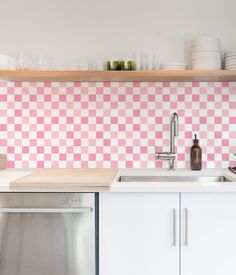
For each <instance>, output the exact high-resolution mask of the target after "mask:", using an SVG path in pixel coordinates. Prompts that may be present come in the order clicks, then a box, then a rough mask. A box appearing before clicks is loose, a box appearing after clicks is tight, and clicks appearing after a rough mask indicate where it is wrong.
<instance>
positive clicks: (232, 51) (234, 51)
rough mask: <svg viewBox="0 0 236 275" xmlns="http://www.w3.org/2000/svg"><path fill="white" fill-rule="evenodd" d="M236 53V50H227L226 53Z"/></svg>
mask: <svg viewBox="0 0 236 275" xmlns="http://www.w3.org/2000/svg"><path fill="white" fill-rule="evenodd" d="M230 54H236V50H230V51H225V55H230Z"/></svg>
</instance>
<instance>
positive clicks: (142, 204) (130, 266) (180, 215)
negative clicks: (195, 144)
mask: <svg viewBox="0 0 236 275" xmlns="http://www.w3.org/2000/svg"><path fill="white" fill-rule="evenodd" d="M180 255H181V256H180ZM100 274H101V275H121V274H122V275H159V274H165V275H172V274H173V275H178V274H181V275H189V274H191V275H200V274H201V275H209V274H214V275H235V274H236V193H182V194H177V193H176V194H175V193H172V194H171V193H170V194H168V193H120V194H119V193H103V194H101V195H100Z"/></svg>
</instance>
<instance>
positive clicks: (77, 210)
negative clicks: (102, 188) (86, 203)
mask: <svg viewBox="0 0 236 275" xmlns="http://www.w3.org/2000/svg"><path fill="white" fill-rule="evenodd" d="M92 211H93V208H92V207H78V208H75V207H73V208H57V207H55V208H44V207H42V208H12V207H5V208H0V213H88V212H92Z"/></svg>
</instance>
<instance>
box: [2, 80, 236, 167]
mask: <svg viewBox="0 0 236 275" xmlns="http://www.w3.org/2000/svg"><path fill="white" fill-rule="evenodd" d="M174 111H176V112H177V113H178V114H179V123H180V132H179V137H178V138H177V142H176V143H177V161H176V166H177V167H178V168H188V167H189V159H190V157H189V152H190V147H191V145H192V138H193V134H194V133H196V134H197V135H198V136H199V139H200V145H201V147H202V150H203V167H207V168H220V167H227V166H228V165H229V161H233V159H234V157H233V156H232V153H233V152H236V83H205V82H202V83H199V82H194V83H174V82H173V83H135V82H134V83H107V82H103V83H100V82H99V83H85V82H84V83H80V82H74V83H54V82H44V83H41V82H40V83H28V82H25V83H19V82H16V83H8V82H0V118H1V122H0V153H7V156H8V167H11V168H28V167H29V168H35V167H38V168H40V167H61V168H63V167H119V168H125V167H126V168H131V167H134V168H154V167H157V168H161V167H166V163H164V162H162V161H155V160H154V153H155V150H156V149H157V150H158V151H168V150H169V117H170V114H171V113H172V112H174Z"/></svg>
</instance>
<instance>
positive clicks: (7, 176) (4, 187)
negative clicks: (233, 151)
mask: <svg viewBox="0 0 236 275" xmlns="http://www.w3.org/2000/svg"><path fill="white" fill-rule="evenodd" d="M33 171H35V169H27V170H24V169H6V170H1V171H0V192H67V190H65V189H63V190H60V189H52V190H49V189H46V190H44V189H40V190H35V189H33V190H25V189H20V190H11V189H10V188H9V183H10V182H11V181H13V180H15V179H17V178H20V177H23V176H26V175H28V174H30V173H32V172H33ZM119 175H121V176H122V175H131V176H132V175H134V176H138V175H143V176H145V175H146V176H158V175H159V176H167V175H168V176H183V175H185V176H186V175H187V176H192V175H194V176H226V177H228V178H229V179H230V180H232V182H213V183H212V182H117V181H116V180H115V181H114V182H113V183H112V185H111V188H110V190H109V191H103V192H118V193H119V192H236V175H233V174H232V173H231V172H230V171H228V169H205V170H201V171H191V170H184V169H177V170H175V171H168V170H165V169H120V173H119ZM119 175H118V176H119ZM79 191H81V190H80V189H75V190H71V189H70V190H68V192H79ZM82 191H83V192H87V191H88V192H97V191H99V188H92V189H91V188H89V189H88V190H86V189H84V188H83V190H82Z"/></svg>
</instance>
